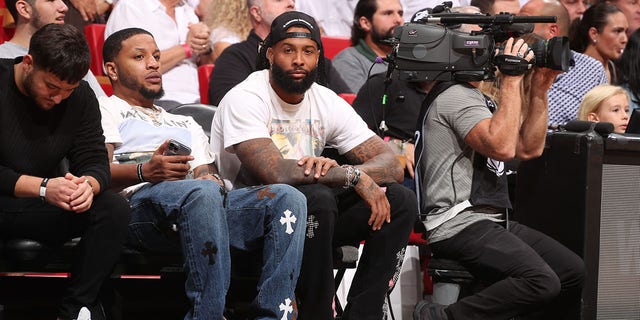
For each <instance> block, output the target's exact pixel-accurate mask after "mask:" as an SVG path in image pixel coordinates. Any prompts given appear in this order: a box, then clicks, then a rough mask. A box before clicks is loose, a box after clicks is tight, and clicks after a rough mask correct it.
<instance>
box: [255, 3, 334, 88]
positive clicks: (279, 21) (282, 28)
mask: <svg viewBox="0 0 640 320" xmlns="http://www.w3.org/2000/svg"><path fill="white" fill-rule="evenodd" d="M294 27H296V30H297V31H292V30H290V29H291V28H294ZM303 29H306V30H303ZM293 38H306V39H311V40H313V41H314V42H315V43H316V45H317V46H318V47H317V50H318V53H319V57H323V53H322V51H323V50H324V49H323V48H322V41H321V38H320V27H319V26H318V24H317V23H316V20H315V19H314V18H313V17H311V16H310V15H308V14H306V13H303V12H299V11H287V12H285V13H283V14H281V15H279V16H278V17H276V19H275V20H273V22H272V23H271V31H270V32H269V35H268V36H267V38H266V39H265V40H264V41H263V42H262V46H261V47H260V53H259V54H258V64H257V70H263V69H269V68H271V67H272V66H271V62H270V60H269V58H268V57H267V49H269V48H272V47H273V46H274V45H275V44H277V43H278V42H280V41H282V40H285V39H293ZM276 68H277V67H276ZM318 70H320V72H318ZM324 70H326V68H325V66H324V59H318V63H317V68H315V69H314V70H312V71H311V73H310V75H311V77H308V79H306V81H305V82H304V84H305V86H306V88H307V89H308V88H309V86H311V83H313V81H316V82H317V83H318V84H321V85H323V86H327V78H326V75H325V72H324ZM279 71H281V70H278V69H276V71H275V72H279Z"/></svg>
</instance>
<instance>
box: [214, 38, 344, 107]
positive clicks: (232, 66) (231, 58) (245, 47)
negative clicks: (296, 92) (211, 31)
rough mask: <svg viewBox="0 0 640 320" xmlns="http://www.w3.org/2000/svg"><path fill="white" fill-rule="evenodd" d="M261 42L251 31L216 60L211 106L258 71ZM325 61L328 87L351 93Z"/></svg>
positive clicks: (329, 62)
mask: <svg viewBox="0 0 640 320" xmlns="http://www.w3.org/2000/svg"><path fill="white" fill-rule="evenodd" d="M260 42H262V39H260V37H259V36H258V35H257V34H256V33H255V32H254V31H253V30H251V33H249V37H248V38H247V40H245V41H242V42H239V43H234V44H232V45H231V46H229V47H228V48H226V49H224V51H223V52H222V54H220V57H219V58H218V60H216V66H215V68H213V72H211V78H210V79H211V80H210V81H209V103H210V104H212V105H214V106H217V105H218V104H220V100H222V98H223V97H224V95H225V94H227V92H229V90H231V89H232V88H233V87H235V86H236V85H237V84H238V83H240V82H242V81H244V79H246V78H247V77H248V76H249V75H250V74H251V73H253V72H254V71H256V62H257V60H258V47H259V45H260ZM324 59H325V60H324V62H325V64H324V66H325V72H326V75H327V87H329V89H331V90H333V91H334V92H335V93H345V92H346V93H350V91H351V90H349V86H347V84H346V83H345V82H344V80H342V78H341V77H340V75H339V74H338V72H337V71H336V70H335V68H333V65H332V64H331V60H329V59H327V58H324Z"/></svg>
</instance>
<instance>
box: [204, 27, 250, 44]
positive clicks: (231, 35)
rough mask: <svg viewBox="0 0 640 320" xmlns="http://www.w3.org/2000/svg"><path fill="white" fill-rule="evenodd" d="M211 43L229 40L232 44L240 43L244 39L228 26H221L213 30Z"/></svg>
mask: <svg viewBox="0 0 640 320" xmlns="http://www.w3.org/2000/svg"><path fill="white" fill-rule="evenodd" d="M210 39H211V43H212V44H216V43H218V42H227V43H230V44H234V43H238V42H241V41H243V40H244V39H242V38H240V35H239V34H237V33H235V32H233V31H231V30H229V29H228V28H226V27H223V26H219V27H217V28H215V29H213V30H211V37H210Z"/></svg>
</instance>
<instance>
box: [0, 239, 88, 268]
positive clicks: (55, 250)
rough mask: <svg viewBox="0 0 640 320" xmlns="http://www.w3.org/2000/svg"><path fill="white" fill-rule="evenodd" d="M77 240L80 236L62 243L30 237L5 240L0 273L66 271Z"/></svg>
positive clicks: (0, 256) (0, 257)
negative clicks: (55, 243)
mask: <svg viewBox="0 0 640 320" xmlns="http://www.w3.org/2000/svg"><path fill="white" fill-rule="evenodd" d="M79 241H80V238H75V239H72V240H69V241H67V242H65V243H64V244H62V245H49V244H44V243H41V242H38V241H35V240H32V239H11V240H7V241H5V242H4V243H3V244H2V246H3V249H2V253H1V255H0V259H2V260H3V263H2V269H0V274H3V273H5V272H9V273H11V272H20V273H42V274H43V275H44V276H46V274H57V273H60V272H68V271H69V269H70V261H71V257H72V255H73V249H74V247H75V246H76V245H77V244H78V242H79ZM56 276H58V275H56Z"/></svg>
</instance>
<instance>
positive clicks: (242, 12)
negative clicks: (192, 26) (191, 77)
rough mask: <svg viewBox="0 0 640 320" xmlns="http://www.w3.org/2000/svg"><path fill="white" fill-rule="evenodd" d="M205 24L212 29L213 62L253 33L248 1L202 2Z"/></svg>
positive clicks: (217, 0)
mask: <svg viewBox="0 0 640 320" xmlns="http://www.w3.org/2000/svg"><path fill="white" fill-rule="evenodd" d="M200 7H201V8H202V7H204V8H206V9H205V10H204V11H205V12H203V13H202V17H203V20H204V23H205V24H207V25H208V26H209V28H210V29H211V42H212V43H213V53H212V54H211V57H212V58H213V62H214V63H215V61H216V60H217V59H218V57H219V56H220V54H221V53H222V51H223V50H224V49H226V48H227V47H228V46H230V45H232V44H234V43H238V42H240V41H243V40H244V39H246V38H247V36H248V35H249V31H251V23H250V21H249V16H248V12H249V10H248V9H247V1H246V0H200Z"/></svg>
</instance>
